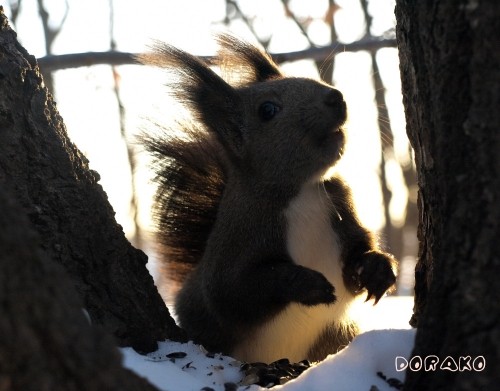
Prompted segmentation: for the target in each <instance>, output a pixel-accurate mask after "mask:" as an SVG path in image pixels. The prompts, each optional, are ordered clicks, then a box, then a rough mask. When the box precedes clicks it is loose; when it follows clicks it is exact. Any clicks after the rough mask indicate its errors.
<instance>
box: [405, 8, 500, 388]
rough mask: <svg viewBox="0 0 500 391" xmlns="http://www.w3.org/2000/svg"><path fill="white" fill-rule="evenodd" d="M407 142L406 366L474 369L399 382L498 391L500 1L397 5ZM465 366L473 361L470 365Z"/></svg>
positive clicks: (412, 375) (414, 375)
mask: <svg viewBox="0 0 500 391" xmlns="http://www.w3.org/2000/svg"><path fill="white" fill-rule="evenodd" d="M396 3H397V5H396V19H397V39H398V47H399V55H400V70H401V76H402V85H403V96H404V105H405V111H406V119H407V132H408V136H409V138H410V141H411V143H412V146H413V148H414V149H415V159H416V165H417V171H418V184H419V189H420V190H419V213H420V226H419V232H418V234H419V241H420V250H419V261H418V265H417V270H416V289H415V293H416V302H415V309H414V316H413V318H412V323H413V325H415V326H418V332H417V338H416V345H415V349H414V351H413V356H420V357H422V358H425V357H426V356H429V355H436V356H438V357H439V359H440V360H441V362H442V361H443V360H446V358H447V357H448V356H449V357H451V358H453V359H454V360H455V361H456V362H457V364H458V363H459V358H460V357H461V356H462V357H467V356H471V359H474V358H476V357H478V356H483V357H484V358H485V362H486V367H485V368H484V370H483V371H481V372H476V371H474V370H472V371H469V370H463V371H460V370H458V371H450V370H443V369H439V366H438V368H437V370H436V371H425V370H423V369H421V370H419V371H408V372H407V376H408V377H407V382H406V386H405V390H406V389H407V390H445V389H446V390H497V389H498V385H499V384H500V371H499V368H500V304H499V303H500V284H499V283H498V276H499V275H500V158H499V155H500V131H499V129H498V126H499V124H500V110H499V109H500V90H499V85H500V51H499V50H498V37H499V36H500V2H498V1H496V0H487V1H472V0H469V1H466V0H460V1H456V0H444V1H434V2H431V1H421V2H416V1H413V0H398V1H397V2H396ZM471 363H472V362H471Z"/></svg>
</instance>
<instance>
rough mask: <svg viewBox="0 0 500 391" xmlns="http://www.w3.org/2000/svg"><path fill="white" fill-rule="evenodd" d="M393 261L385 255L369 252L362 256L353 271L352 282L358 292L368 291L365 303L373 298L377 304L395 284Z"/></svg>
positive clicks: (389, 256)
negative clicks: (354, 282)
mask: <svg viewBox="0 0 500 391" xmlns="http://www.w3.org/2000/svg"><path fill="white" fill-rule="evenodd" d="M394 265H395V259H394V258H393V257H392V256H391V255H389V254H386V253H381V252H377V251H369V252H367V253H365V254H363V258H362V259H361V262H360V263H359V266H358V267H357V268H356V270H355V273H356V274H355V275H354V276H353V280H355V281H356V285H357V289H356V291H357V292H359V291H361V290H362V289H366V290H367V291H368V295H367V297H366V301H368V300H370V299H372V298H374V299H375V304H377V303H378V301H379V300H380V298H381V297H382V296H383V295H384V293H385V292H386V291H387V290H388V289H389V288H390V287H391V286H392V285H393V284H394V283H395V282H396V275H395V274H394V269H393V266H394Z"/></svg>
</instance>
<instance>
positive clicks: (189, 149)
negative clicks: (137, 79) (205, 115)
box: [142, 126, 226, 282]
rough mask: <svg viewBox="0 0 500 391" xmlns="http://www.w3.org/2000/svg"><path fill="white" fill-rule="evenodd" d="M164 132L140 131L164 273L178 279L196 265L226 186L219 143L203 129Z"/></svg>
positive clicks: (183, 128)
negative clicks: (151, 176) (151, 174)
mask: <svg viewBox="0 0 500 391" xmlns="http://www.w3.org/2000/svg"><path fill="white" fill-rule="evenodd" d="M174 134H176V135H173V136H172V133H170V134H169V135H165V136H163V137H158V136H148V135H144V136H143V138H142V141H143V144H144V145H145V147H146V149H147V151H148V152H149V153H150V154H151V155H152V157H153V159H154V160H153V167H154V171H155V182H156V184H157V185H158V188H157V191H156V195H155V203H154V205H155V206H154V210H153V216H154V219H155V222H156V225H157V239H158V241H159V245H160V253H161V254H160V255H161V257H163V258H164V259H165V261H166V262H162V263H161V265H162V267H166V268H167V270H168V275H169V276H170V278H172V279H173V280H175V281H178V282H182V281H184V279H185V278H186V276H187V275H188V274H189V273H190V271H191V270H192V269H193V268H194V267H195V266H196V264H197V263H198V262H199V260H200V259H201V257H202V256H203V252H204V250H205V245H206V242H207V239H208V236H209V234H210V231H211V230H212V226H213V223H214V221H215V218H216V215H217V209H218V205H219V202H220V198H221V196H222V192H223V190H224V186H225V180H226V175H225V170H224V165H223V161H222V159H223V155H222V147H221V145H220V144H219V143H218V142H217V140H215V138H214V137H213V136H211V135H210V134H209V133H208V132H207V131H205V130H204V129H199V128H196V127H195V128H192V127H189V128H187V127H186V126H182V132H181V133H179V132H178V131H177V132H176V133H174Z"/></svg>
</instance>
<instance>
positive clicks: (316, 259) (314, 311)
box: [233, 183, 354, 362]
mask: <svg viewBox="0 0 500 391" xmlns="http://www.w3.org/2000/svg"><path fill="white" fill-rule="evenodd" d="M332 211H333V205H332V203H331V201H330V199H329V197H328V194H327V193H326V191H325V189H324V187H323V184H321V183H319V184H318V183H314V184H311V183H308V184H306V185H304V187H303V188H302V190H301V191H300V193H299V194H298V196H297V197H296V198H295V199H293V200H292V201H291V202H290V205H289V206H288V208H287V209H286V211H285V216H286V219H287V224H288V228H287V229H288V231H287V248H288V252H289V254H290V256H291V257H292V259H293V260H294V261H295V263H296V264H298V265H302V266H305V267H308V268H310V269H314V270H316V271H319V272H321V273H322V274H323V275H324V276H325V277H326V278H327V279H328V280H329V281H330V282H331V283H332V285H333V286H334V287H335V295H336V296H337V302H336V303H335V304H334V305H329V306H327V305H317V306H313V307H307V306H304V305H302V304H298V303H292V304H290V305H288V307H287V308H286V309H285V310H284V311H282V312H281V313H280V314H279V315H278V316H276V317H275V318H274V319H272V320H270V321H269V322H267V323H266V324H265V325H263V326H262V327H260V328H259V329H258V330H257V331H256V332H255V334H254V335H253V336H252V337H251V338H248V339H247V340H246V341H244V342H242V343H241V344H240V345H239V346H238V347H237V348H236V349H235V351H234V352H233V354H234V355H235V356H236V357H238V358H240V359H243V360H245V361H247V362H254V361H264V362H272V361H275V360H278V359H280V358H284V357H286V358H289V359H290V360H291V361H292V362H298V361H300V360H303V359H304V358H306V355H307V353H308V351H309V349H310V348H311V347H312V346H313V344H314V342H315V341H316V340H317V338H318V337H319V336H320V335H321V333H322V332H323V331H324V329H325V328H326V326H327V325H329V324H331V323H333V322H335V323H337V324H338V323H342V321H343V320H344V319H345V317H346V312H347V310H348V308H349V306H350V304H351V303H352V302H353V300H354V297H353V296H352V295H351V294H350V293H349V292H348V291H347V289H346V287H345V286H344V282H343V279H342V264H341V259H340V253H341V248H340V245H339V243H338V239H337V235H336V234H335V232H334V231H333V230H332V226H331V222H330V216H331V215H332ZM333 213H335V212H334V211H333Z"/></svg>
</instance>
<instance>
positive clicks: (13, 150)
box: [0, 7, 181, 388]
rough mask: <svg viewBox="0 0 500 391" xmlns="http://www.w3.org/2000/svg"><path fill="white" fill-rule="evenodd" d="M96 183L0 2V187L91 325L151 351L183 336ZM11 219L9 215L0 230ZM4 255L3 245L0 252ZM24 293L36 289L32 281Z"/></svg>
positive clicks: (125, 343)
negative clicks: (72, 291) (7, 190)
mask: <svg viewBox="0 0 500 391" xmlns="http://www.w3.org/2000/svg"><path fill="white" fill-rule="evenodd" d="M102 131H103V132H105V131H106V129H103V130H102ZM98 180H99V176H98V174H97V173H96V172H93V171H91V170H89V168H88V162H87V160H86V159H85V157H84V156H83V155H82V154H81V152H80V151H79V150H78V149H77V148H76V147H75V146H74V145H73V144H72V143H71V141H70V140H69V139H68V136H67V134H66V129H65V126H64V124H63V122H62V119H61V117H60V116H59V114H58V112H57V109H56V107H55V104H54V102H53V100H52V97H51V96H50V94H49V93H48V92H47V90H46V89H45V88H44V87H43V82H42V79H41V76H40V71H39V69H38V66H37V65H36V61H35V59H34V57H33V56H31V55H29V54H28V53H27V52H26V50H25V49H24V48H22V47H21V46H20V45H19V43H18V42H17V40H16V34H15V33H14V32H13V31H12V30H11V28H10V27H9V26H8V23H7V19H6V17H5V15H4V14H3V9H2V8H1V7H0V187H4V186H6V185H8V188H10V189H12V192H13V194H12V196H13V197H14V198H15V199H16V200H17V202H19V204H20V205H21V206H22V208H23V209H24V210H25V212H26V214H27V215H28V217H29V220H30V222H31V224H32V227H33V228H34V230H35V231H36V232H37V234H38V235H39V236H40V238H41V243H42V244H41V249H42V251H43V253H44V254H45V257H46V258H48V259H51V260H54V261H56V262H57V263H58V264H60V265H61V266H63V268H64V269H65V270H66V272H67V273H68V274H69V276H70V280H69V281H70V282H68V283H65V285H66V286H68V285H74V286H75V287H76V289H77V291H78V293H79V294H80V297H81V298H82V305H83V307H84V308H85V309H86V310H87V311H88V313H89V314H90V317H91V319H92V323H93V324H97V325H100V326H102V327H103V328H104V329H105V330H107V331H108V332H109V333H110V334H112V335H114V337H115V338H116V341H117V343H118V344H120V345H121V346H133V347H135V348H136V349H138V350H141V351H151V350H154V349H155V348H156V341H158V340H163V339H165V338H171V339H177V338H179V337H181V333H180V332H179V329H178V328H177V327H176V326H175V323H174V322H173V320H172V318H171V317H170V315H169V313H168V310H167V308H166V307H165V305H164V303H163V301H162V299H161V297H160V295H159V294H158V292H157V290H156V287H155V286H154V283H153V279H152V278H151V276H150V275H149V273H148V272H147V269H146V267H145V265H146V262H147V257H146V256H145V254H144V253H142V252H141V251H139V250H136V249H135V248H133V247H132V246H131V245H130V244H129V243H128V241H127V240H126V238H125V236H124V234H123V231H122V228H121V227H120V226H119V225H118V224H117V223H116V222H115V220H114V212H113V210H112V208H111V206H110V205H109V203H108V201H107V197H106V194H105V193H104V191H103V190H102V188H101V186H100V185H99V184H98ZM16 224H17V223H16V221H14V220H13V221H12V222H9V221H7V220H5V222H4V224H2V227H1V229H2V230H6V229H9V228H8V227H10V226H13V225H16ZM19 243H21V242H19ZM26 245H29V243H26ZM6 255H8V254H5V251H4V249H3V248H1V247H0V258H1V257H3V256H6ZM18 262H21V261H20V260H19V261H18ZM9 270H10V271H11V272H14V270H12V269H9ZM7 277H9V276H7ZM10 277H11V278H14V276H10ZM30 285H32V284H31V283H29V282H27V283H26V286H27V287H28V286H30ZM2 289H3V287H2ZM25 294H26V295H29V296H30V297H31V296H35V293H33V292H32V291H30V289H29V288H27V291H26V293H25ZM33 300H36V297H33ZM54 300H56V298H54ZM38 310H39V311H42V312H43V311H45V307H43V306H41V307H39V309H38ZM5 315H6V314H5V313H4V312H2V317H3V316H5ZM11 315H13V314H9V313H7V316H11ZM26 321H28V319H26ZM65 327H67V325H65V324H64V322H61V324H60V328H61V329H64V328H65ZM0 338H2V339H3V338H5V336H4V335H2V336H1V337H0ZM89 343H91V342H90V341H89ZM18 348H19V349H21V350H22V349H23V347H22V344H21V345H19V347H18ZM0 388H1V385H0Z"/></svg>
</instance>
